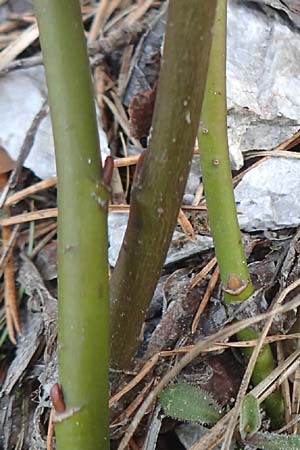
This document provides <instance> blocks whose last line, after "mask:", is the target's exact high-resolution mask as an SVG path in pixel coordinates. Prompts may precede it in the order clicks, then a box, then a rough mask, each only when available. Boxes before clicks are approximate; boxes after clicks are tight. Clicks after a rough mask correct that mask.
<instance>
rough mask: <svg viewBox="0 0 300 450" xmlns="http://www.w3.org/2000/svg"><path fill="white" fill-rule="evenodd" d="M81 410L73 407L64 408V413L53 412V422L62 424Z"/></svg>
mask: <svg viewBox="0 0 300 450" xmlns="http://www.w3.org/2000/svg"><path fill="white" fill-rule="evenodd" d="M80 409H81V408H79V407H78V406H74V407H73V408H66V409H65V411H64V412H61V413H58V412H57V411H55V410H54V414H53V422H63V421H64V420H66V419H69V418H70V417H72V416H74V414H76V413H77V412H78V411H80Z"/></svg>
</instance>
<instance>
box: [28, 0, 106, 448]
mask: <svg viewBox="0 0 300 450" xmlns="http://www.w3.org/2000/svg"><path fill="white" fill-rule="evenodd" d="M35 9H36V14H37V18H38V24H39V30H40V40H41V46H42V51H43V58H44V63H45V68H46V78H47V84H48V90H49V102H50V108H51V117H52V125H53V133H54V142H55V152H56V163H57V172H58V209H59V217H58V270H59V274H58V278H59V281H58V297H59V314H58V315H59V318H58V350H59V355H58V356H59V382H60V384H61V386H62V389H63V394H64V399H65V403H66V415H67V416H69V417H67V418H65V419H63V420H62V421H61V423H57V424H56V427H55V431H56V439H57V448H58V450H82V449H85V450H95V449H99V450H100V449H101V450H104V449H108V448H109V441H108V316H109V314H108V306H109V303H108V264H107V201H108V192H107V189H106V187H105V186H104V185H103V184H102V183H101V181H100V177H101V172H102V169H101V164H100V151H99V139H98V131H97V122H96V114H95V105H94V98H93V89H92V83H91V75H90V70H89V63H88V57H87V51H86V42H85V38H84V32H83V26H82V20H81V12H80V5H79V1H78V0H68V1H66V2H64V1H61V0H35Z"/></svg>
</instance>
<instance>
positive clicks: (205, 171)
mask: <svg viewBox="0 0 300 450" xmlns="http://www.w3.org/2000/svg"><path fill="white" fill-rule="evenodd" d="M217 3H218V6H217V13H216V23H215V33H214V39H213V42H212V47H211V53H210V60H209V68H208V73H207V82H206V90H205V96H204V100H203V106H202V112H201V122H200V130H199V134H198V140H199V145H200V155H201V171H202V176H203V181H204V187H205V198H206V203H207V209H208V215H209V223H210V228H211V232H212V236H213V240H214V246H215V252H216V256H217V260H218V265H219V268H220V276H221V281H222V285H223V289H224V296H225V300H226V302H227V303H228V304H229V303H233V302H236V301H243V300H246V299H247V298H248V297H249V296H250V295H251V294H252V292H253V286H252V283H251V280H250V275H249V272H248V268H247V263H246V258H245V255H244V250H243V245H242V239H241V232H240V229H239V224H238V220H237V213H236V206H235V200H234V193H233V185H232V178H231V169H230V160H229V152H228V142H227V119H226V117H227V108H226V1H225V0H218V2H217ZM257 336H258V335H257V333H256V332H255V331H254V330H252V329H245V330H243V331H241V332H240V333H239V334H238V337H239V339H241V340H247V339H255V338H257ZM247 353H248V355H249V351H248V352H247V351H245V354H247ZM250 354H251V350H250ZM274 367H275V365H274V361H273V356H272V352H271V348H270V346H264V347H263V349H262V351H261V353H260V355H259V357H258V359H257V363H256V365H255V368H254V371H253V376H252V382H253V383H255V384H257V383H259V382H260V381H262V380H263V379H264V378H265V377H266V376H267V375H268V374H269V373H270V372H271V371H272V370H273V369H274ZM265 406H266V409H267V412H268V414H269V416H270V417H271V418H272V422H273V424H274V425H278V424H279V423H280V421H281V420H282V417H283V401H282V398H281V395H280V393H279V392H276V393H274V394H272V395H271V396H270V397H269V398H268V399H267V400H266V401H265Z"/></svg>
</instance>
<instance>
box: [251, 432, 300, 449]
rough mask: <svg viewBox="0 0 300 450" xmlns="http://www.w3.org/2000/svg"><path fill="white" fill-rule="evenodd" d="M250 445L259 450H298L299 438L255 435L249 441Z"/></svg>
mask: <svg viewBox="0 0 300 450" xmlns="http://www.w3.org/2000/svg"><path fill="white" fill-rule="evenodd" d="M249 443H251V445H253V444H254V445H257V446H259V448H260V449H261V450H299V449H300V436H294V435H291V434H289V435H287V434H276V433H257V434H256V435H255V436H253V437H252V438H251V439H249Z"/></svg>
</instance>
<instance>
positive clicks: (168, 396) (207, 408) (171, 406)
mask: <svg viewBox="0 0 300 450" xmlns="http://www.w3.org/2000/svg"><path fill="white" fill-rule="evenodd" d="M159 401H160V403H161V405H162V407H163V409H164V412H165V414H166V415H167V416H170V417H174V418H175V419H179V420H186V421H190V422H198V423H207V424H214V423H216V422H217V421H218V420H219V418H220V417H221V412H220V406H219V405H218V403H217V402H216V401H215V400H214V399H213V398H212V396H211V395H210V394H209V393H208V392H205V391H202V390H201V389H199V388H197V387H196V386H193V385H190V384H187V383H178V384H173V385H171V386H168V387H167V388H165V389H164V390H163V391H162V393H161V395H160V397H159Z"/></svg>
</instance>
